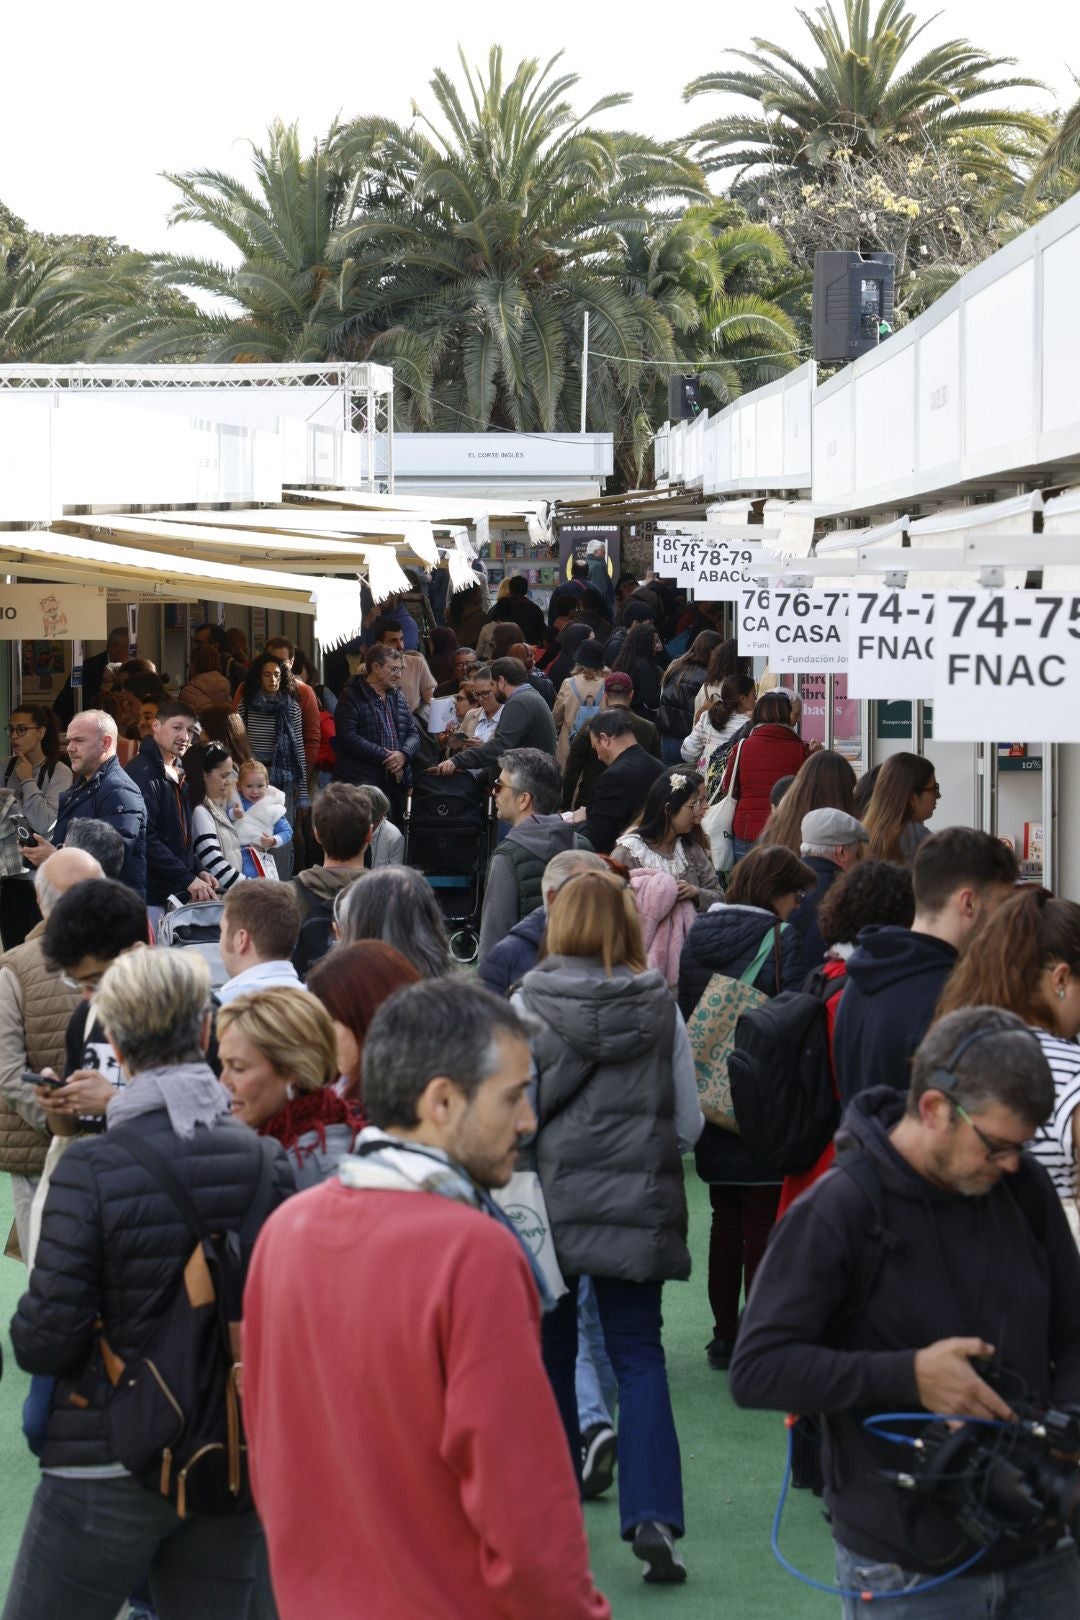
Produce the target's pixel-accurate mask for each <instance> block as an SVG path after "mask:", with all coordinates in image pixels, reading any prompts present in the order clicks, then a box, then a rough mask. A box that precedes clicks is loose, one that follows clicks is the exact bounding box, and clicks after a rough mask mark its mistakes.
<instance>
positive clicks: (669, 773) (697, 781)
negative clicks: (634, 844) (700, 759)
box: [593, 715, 709, 851]
mask: <svg viewBox="0 0 1080 1620" xmlns="http://www.w3.org/2000/svg"><path fill="white" fill-rule="evenodd" d="M599 718H600V716H599V715H598V716H597V719H599ZM593 724H594V725H595V724H596V721H595V720H594V721H593ZM676 778H677V779H678V783H677V784H676ZM704 781H705V778H704V777H703V776H702V774H701V772H700V771H691V770H688V769H687V767H686V766H685V765H671V766H669V767H668V769H667V770H666V771H661V772H660V775H659V776H658V777H657V778H656V780H655V781H654V782H653V784H652V786H651V787H650V789H649V791H648V793H647V794H646V795H645V803H644V804H643V806H642V808H641V814H640V816H639V817H638V819H637V820H636V821H634V822H632V823H631V824H630V827H629V828H628V831H629V832H635V833H637V835H638V837H639V838H640V839H642V840H643V841H644V842H645V843H646V844H650V845H651V844H658V843H660V842H661V840H663V839H664V838H666V837H667V835H668V833H669V832H670V831H671V823H672V821H673V819H674V818H675V817H676V816H677V815H678V813H679V811H680V810H681V809H682V808H683V805H685V804H686V803H687V802H688V801H689V800H690V799H693V798H696V797H697V795H698V794H699V793H700V791H701V786H702V783H703V782H704ZM683 837H684V838H685V839H687V840H688V842H690V843H692V844H699V845H700V846H701V848H702V849H704V850H706V851H707V850H708V848H709V841H708V839H707V838H706V836H705V834H704V833H703V832H702V830H701V826H700V824H698V823H695V825H694V826H693V827H692V828H691V829H690V831H689V832H688V833H683Z"/></svg>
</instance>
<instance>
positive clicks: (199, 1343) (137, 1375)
mask: <svg viewBox="0 0 1080 1620" xmlns="http://www.w3.org/2000/svg"><path fill="white" fill-rule="evenodd" d="M110 1141H115V1142H118V1143H119V1144H120V1146H121V1147H122V1148H123V1149H124V1151H125V1153H129V1154H130V1155H131V1157H132V1158H133V1159H137V1160H138V1161H139V1163H140V1164H141V1165H142V1166H143V1168H144V1169H146V1170H147V1171H149V1173H150V1175H151V1176H152V1177H153V1178H154V1181H155V1183H156V1184H157V1186H158V1187H159V1188H160V1190H161V1191H162V1192H163V1193H165V1195H166V1197H167V1198H169V1199H170V1201H171V1202H172V1204H173V1205H174V1206H175V1208H176V1209H177V1211H178V1212H179V1214H180V1215H181V1216H182V1217H183V1220H184V1223H185V1225H187V1226H188V1227H189V1228H190V1229H191V1232H192V1233H193V1235H194V1237H195V1240H196V1241H195V1247H194V1249H193V1250H192V1252H191V1258H190V1259H189V1260H188V1263H187V1265H186V1266H185V1267H184V1273H183V1276H182V1278H181V1280H180V1283H179V1286H178V1287H177V1289H176V1292H175V1293H174V1294H173V1297H172V1299H171V1301H170V1302H169V1306H168V1308H167V1310H166V1311H165V1314H164V1315H163V1316H162V1317H161V1319H160V1321H159V1322H158V1325H157V1328H156V1330H155V1332H154V1334H153V1337H152V1338H151V1340H150V1342H149V1343H148V1344H147V1345H145V1346H144V1348H143V1350H142V1351H141V1353H140V1354H139V1355H138V1356H137V1357H136V1358H134V1359H133V1360H132V1361H129V1362H128V1363H127V1365H126V1366H125V1365H124V1364H123V1363H121V1362H120V1361H119V1359H118V1358H117V1357H116V1355H115V1354H114V1353H113V1352H112V1351H111V1350H110V1348H109V1346H108V1345H107V1344H106V1342H105V1340H104V1338H103V1337H102V1339H101V1340H100V1349H101V1354H102V1359H103V1362H104V1365H105V1370H106V1372H107V1374H108V1377H109V1380H110V1382H111V1383H112V1385H113V1392H112V1395H111V1396H110V1398H109V1402H108V1405H107V1407H106V1409H105V1419H106V1424H107V1427H108V1433H109V1442H110V1445H111V1446H112V1450H113V1454H114V1456H115V1457H116V1458H117V1460H118V1461H119V1462H121V1463H123V1465H124V1467H125V1468H126V1469H127V1470H128V1472H129V1473H131V1474H132V1475H134V1477H135V1478H136V1479H137V1480H138V1482H139V1484H140V1485H141V1486H142V1487H143V1489H144V1490H148V1491H154V1492H155V1493H158V1494H160V1495H161V1496H164V1497H165V1498H166V1499H167V1500H168V1501H169V1502H171V1503H172V1505H173V1507H174V1508H175V1509H176V1512H177V1514H178V1515H179V1516H180V1518H181V1519H183V1518H185V1517H186V1516H187V1515H188V1514H206V1515H209V1516H210V1517H216V1518H224V1517H227V1516H230V1515H232V1514H235V1513H247V1512H250V1511H251V1508H252V1506H253V1502H252V1496H251V1485H250V1482H249V1479H248V1472H247V1446H246V1445H245V1443H244V1433H243V1425H242V1421H241V1415H240V1390H239V1387H238V1375H239V1371H240V1353H239V1330H240V1322H241V1317H242V1310H243V1292H244V1272H245V1262H244V1256H245V1252H246V1251H247V1250H249V1249H250V1247H251V1245H252V1244H253V1243H254V1240H255V1236H256V1234H257V1232H258V1230H259V1227H260V1226H261V1225H262V1222H263V1220H264V1219H265V1218H266V1216H267V1215H268V1214H269V1213H270V1207H271V1203H272V1200H273V1153H274V1144H273V1143H272V1142H271V1141H269V1140H262V1139H260V1138H258V1137H253V1138H252V1141H253V1143H254V1144H255V1145H256V1146H257V1147H258V1151H259V1159H260V1167H259V1181H258V1186H257V1188H256V1190H255V1194H254V1196H253V1198H252V1201H251V1206H250V1208H249V1210H248V1213H247V1216H246V1218H245V1220H244V1224H243V1226H242V1227H241V1228H240V1230H239V1231H238V1232H226V1233H213V1234H212V1233H211V1232H210V1231H209V1230H208V1229H207V1226H206V1224H205V1222H204V1221H203V1218H202V1216H201V1215H200V1214H199V1211H198V1209H197V1208H196V1206H195V1203H194V1201H193V1200H192V1198H191V1195H190V1194H189V1193H188V1191H187V1189H186V1188H185V1187H184V1186H183V1185H182V1183H181V1182H180V1181H179V1180H178V1178H177V1177H176V1175H175V1174H174V1173H173V1171H172V1169H171V1167H170V1166H169V1164H168V1163H167V1162H166V1160H165V1159H163V1158H162V1157H161V1155H160V1154H159V1153H158V1152H156V1150H155V1149H154V1148H152V1147H151V1146H150V1145H149V1143H148V1142H145V1141H143V1139H142V1137H141V1136H138V1135H136V1134H135V1133H134V1132H129V1131H125V1130H123V1129H121V1130H118V1131H113V1132H112V1133H111V1135H110Z"/></svg>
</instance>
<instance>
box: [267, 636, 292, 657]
mask: <svg viewBox="0 0 1080 1620" xmlns="http://www.w3.org/2000/svg"><path fill="white" fill-rule="evenodd" d="M271 647H280V648H281V649H282V651H281V652H280V653H275V654H274V657H275V658H277V659H279V660H280V661H281V662H282V663H284V662H285V660H286V659H288V658H292V657H293V655H294V654H295V652H296V648H295V647H294V646H293V644H292V642H291V641H290V640H289V638H288V636H268V637H267V641H266V651H267V652H269V651H270V649H271Z"/></svg>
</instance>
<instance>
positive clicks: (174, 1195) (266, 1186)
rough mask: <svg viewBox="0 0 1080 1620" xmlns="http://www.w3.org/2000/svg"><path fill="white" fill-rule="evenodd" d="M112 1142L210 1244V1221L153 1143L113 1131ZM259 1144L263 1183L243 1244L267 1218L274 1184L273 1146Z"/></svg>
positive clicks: (246, 1222)
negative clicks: (119, 1147)
mask: <svg viewBox="0 0 1080 1620" xmlns="http://www.w3.org/2000/svg"><path fill="white" fill-rule="evenodd" d="M109 1140H110V1141H112V1142H118V1143H119V1144H120V1146H121V1147H122V1148H123V1150H124V1152H125V1153H128V1154H130V1155H131V1157H132V1158H133V1159H137V1160H138V1161H139V1163H140V1164H141V1165H142V1167H143V1169H144V1170H148V1171H149V1173H150V1175H151V1176H152V1177H153V1178H154V1180H155V1181H156V1182H157V1184H158V1186H159V1187H160V1188H161V1191H162V1192H163V1193H164V1194H165V1196H166V1198H168V1199H169V1200H170V1201H171V1202H172V1204H173V1205H174V1207H175V1209H176V1211H177V1214H179V1215H180V1216H181V1217H182V1219H183V1222H184V1225H185V1226H187V1227H190V1229H191V1231H192V1232H193V1233H194V1234H195V1237H196V1238H197V1239H198V1241H199V1242H200V1243H206V1242H208V1241H209V1239H210V1236H211V1234H210V1231H209V1228H208V1227H207V1225H206V1222H205V1221H204V1220H203V1218H202V1216H201V1215H200V1214H199V1211H198V1208H197V1206H196V1204H195V1200H194V1199H193V1198H192V1196H191V1194H190V1193H189V1192H188V1190H187V1188H186V1187H185V1186H184V1185H183V1183H182V1182H181V1181H180V1179H179V1177H178V1176H177V1175H176V1174H175V1172H174V1171H173V1169H172V1166H171V1165H170V1164H169V1163H168V1161H167V1160H166V1159H164V1158H163V1157H162V1155H161V1154H160V1153H158V1151H157V1150H156V1148H152V1147H151V1146H150V1144H149V1142H144V1141H143V1139H142V1137H141V1136H138V1135H137V1134H136V1133H135V1132H134V1131H125V1130H119V1131H110V1132H109ZM255 1141H256V1143H257V1145H258V1148H259V1157H260V1163H259V1180H258V1184H257V1186H256V1188H255V1196H254V1198H253V1199H252V1201H251V1203H250V1205H249V1206H248V1212H247V1214H246V1215H245V1217H244V1221H243V1224H242V1225H241V1227H240V1234H239V1235H240V1242H241V1245H243V1244H245V1243H246V1242H247V1240H248V1239H249V1238H250V1237H253V1236H254V1231H253V1230H252V1227H253V1226H254V1228H255V1230H257V1229H258V1227H259V1226H261V1225H262V1222H263V1220H264V1219H265V1214H264V1205H265V1204H268V1203H269V1191H270V1187H271V1184H272V1175H273V1171H272V1158H271V1155H272V1153H273V1144H272V1143H271V1142H269V1141H268V1140H264V1139H262V1138H261V1137H256V1138H255Z"/></svg>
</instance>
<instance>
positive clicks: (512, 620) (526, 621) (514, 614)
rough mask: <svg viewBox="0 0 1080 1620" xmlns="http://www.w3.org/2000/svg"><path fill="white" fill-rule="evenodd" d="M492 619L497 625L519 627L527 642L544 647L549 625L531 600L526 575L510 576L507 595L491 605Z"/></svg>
mask: <svg viewBox="0 0 1080 1620" xmlns="http://www.w3.org/2000/svg"><path fill="white" fill-rule="evenodd" d="M491 618H492V619H493V620H494V621H495V622H496V624H502V623H507V624H516V625H519V626H520V628H521V630H522V631H523V633H524V636H525V640H526V641H528V642H531V644H532V645H533V646H534V647H542V646H543V645H544V636H545V633H546V631H547V625H546V624H545V622H544V615H543V611H542V610H541V609H540V608H538V607H537V605H536V603H535V602H531V601H530V600H529V582H528V580H527V579H526V578H525V575H524V574H511V575H510V580H509V583H508V584H507V587H506V595H505V596H502V597H500V598H499V600H498V601H497V602H493V603H492V604H491Z"/></svg>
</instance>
